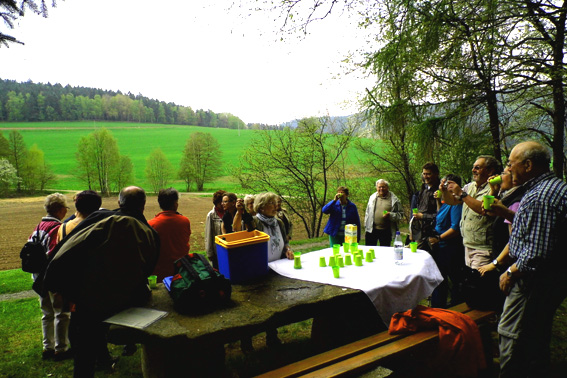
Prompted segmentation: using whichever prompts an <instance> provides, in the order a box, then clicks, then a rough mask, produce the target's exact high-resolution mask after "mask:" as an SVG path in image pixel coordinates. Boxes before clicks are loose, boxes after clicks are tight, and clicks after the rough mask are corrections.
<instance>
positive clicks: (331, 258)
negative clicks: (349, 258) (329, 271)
mask: <svg viewBox="0 0 567 378" xmlns="http://www.w3.org/2000/svg"><path fill="white" fill-rule="evenodd" d="M336 264H337V263H336V262H335V256H331V257H329V266H335V265H336Z"/></svg>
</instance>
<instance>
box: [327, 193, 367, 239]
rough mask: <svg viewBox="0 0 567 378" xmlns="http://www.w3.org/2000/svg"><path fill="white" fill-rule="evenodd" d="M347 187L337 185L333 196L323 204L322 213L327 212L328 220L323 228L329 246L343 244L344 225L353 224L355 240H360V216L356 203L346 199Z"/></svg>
mask: <svg viewBox="0 0 567 378" xmlns="http://www.w3.org/2000/svg"><path fill="white" fill-rule="evenodd" d="M348 195H349V191H348V188H347V187H344V186H339V188H338V189H337V194H335V198H334V199H333V200H332V201H331V202H329V203H328V204H326V205H325V206H323V210H322V211H323V214H329V220H328V221H327V225H326V226H325V229H324V230H323V232H324V233H326V234H327V235H329V242H330V244H331V247H332V246H333V244H343V243H344V241H345V225H347V224H355V225H356V230H357V241H360V217H359V216H358V209H357V208H356V205H355V204H354V203H352V202H351V201H350V200H349V199H348Z"/></svg>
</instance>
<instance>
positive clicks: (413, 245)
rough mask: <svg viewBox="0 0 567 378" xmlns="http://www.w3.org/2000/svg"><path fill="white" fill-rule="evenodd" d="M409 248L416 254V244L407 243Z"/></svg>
mask: <svg viewBox="0 0 567 378" xmlns="http://www.w3.org/2000/svg"><path fill="white" fill-rule="evenodd" d="M409 247H410V250H411V251H412V252H417V242H411V243H409Z"/></svg>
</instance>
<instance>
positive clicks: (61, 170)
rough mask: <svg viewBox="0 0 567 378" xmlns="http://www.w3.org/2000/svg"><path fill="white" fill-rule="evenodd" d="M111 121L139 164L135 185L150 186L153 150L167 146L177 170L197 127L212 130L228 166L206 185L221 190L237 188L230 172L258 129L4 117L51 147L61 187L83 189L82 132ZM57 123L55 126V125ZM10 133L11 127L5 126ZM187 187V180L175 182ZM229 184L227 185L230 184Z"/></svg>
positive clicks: (124, 150)
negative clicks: (149, 159) (79, 149)
mask: <svg viewBox="0 0 567 378" xmlns="http://www.w3.org/2000/svg"><path fill="white" fill-rule="evenodd" d="M103 126H104V127H106V128H108V129H109V130H110V131H111V132H112V135H113V136H114V137H115V138H116V140H117V141H118V147H119V149H120V153H121V154H122V155H127V156H129V157H130V159H131V160H132V163H133V165H134V182H133V183H132V184H134V185H140V186H142V187H147V183H146V180H145V174H144V170H145V167H146V159H147V157H148V155H149V154H150V152H151V151H152V150H154V149H156V148H161V149H162V150H163V152H164V153H165V155H166V157H167V158H168V159H169V161H170V162H171V164H172V165H173V167H174V168H175V169H176V170H177V168H178V167H179V162H180V160H181V155H182V153H183V149H184V147H185V143H186V142H187V139H188V138H189V136H190V135H191V133H193V132H196V131H201V132H208V133H211V134H212V135H213V136H214V137H215V138H216V139H217V140H218V142H219V143H220V145H221V148H222V152H223V156H222V159H223V166H222V171H223V174H224V177H222V178H220V179H219V180H218V182H217V183H215V184H209V185H207V186H206V188H205V190H207V189H210V190H213V191H214V190H216V188H217V187H220V186H222V187H223V188H228V190H232V189H234V188H236V187H238V185H237V182H236V181H235V180H234V179H232V177H229V172H231V171H233V164H236V163H237V162H238V159H239V157H240V155H241V154H242V152H243V150H244V149H245V148H246V147H247V146H248V145H250V142H251V140H252V136H253V131H252V130H240V131H239V130H231V129H220V128H209V127H198V126H172V125H139V124H133V123H120V122H116V123H110V122H106V123H101V122H96V123H93V122H43V123H0V128H19V127H22V128H25V129H24V130H19V132H20V133H21V134H22V136H23V137H24V141H25V143H26V145H27V147H28V148H29V147H31V146H32V145H33V144H37V146H38V147H39V148H40V149H41V150H42V151H43V152H44V153H45V159H46V161H47V163H48V164H49V165H51V167H52V169H53V171H54V172H55V174H56V175H57V183H56V184H55V188H56V189H66V190H81V189H83V188H84V184H83V183H82V182H81V181H79V180H78V179H77V178H76V177H75V176H74V171H75V169H76V159H75V153H76V151H77V144H78V141H79V139H80V138H81V137H83V136H86V135H88V134H90V133H92V132H93V131H94V130H95V127H97V128H98V127H103ZM54 128H55V129H54ZM3 133H4V136H6V137H7V135H8V131H6V130H4V131H3ZM174 186H175V187H177V188H178V189H182V190H185V187H184V184H183V182H181V181H179V180H178V181H177V182H176V183H175V185H174ZM225 190H226V189H225Z"/></svg>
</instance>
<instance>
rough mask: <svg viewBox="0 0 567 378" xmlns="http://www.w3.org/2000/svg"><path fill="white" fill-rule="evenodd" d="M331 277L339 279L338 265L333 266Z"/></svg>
mask: <svg viewBox="0 0 567 378" xmlns="http://www.w3.org/2000/svg"><path fill="white" fill-rule="evenodd" d="M333 277H335V278H339V277H340V267H339V266H338V265H334V266H333Z"/></svg>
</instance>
